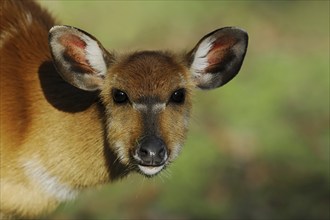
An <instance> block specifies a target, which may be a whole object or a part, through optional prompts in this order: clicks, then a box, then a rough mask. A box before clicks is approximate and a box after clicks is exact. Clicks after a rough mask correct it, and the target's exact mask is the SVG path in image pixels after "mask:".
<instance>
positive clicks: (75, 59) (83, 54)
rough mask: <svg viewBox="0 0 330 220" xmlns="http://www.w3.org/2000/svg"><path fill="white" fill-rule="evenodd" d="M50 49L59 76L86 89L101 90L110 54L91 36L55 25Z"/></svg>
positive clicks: (50, 34)
mask: <svg viewBox="0 0 330 220" xmlns="http://www.w3.org/2000/svg"><path fill="white" fill-rule="evenodd" d="M49 46H50V50H51V53H52V56H53V61H54V64H55V67H56V69H57V71H58V73H59V74H60V75H61V76H62V78H63V79H64V80H65V81H67V82H68V83H70V84H72V85H73V86H75V87H78V88H80V89H83V90H88V91H94V90H97V89H100V87H101V86H102V84H103V78H104V76H105V74H106V73H107V69H108V61H109V59H110V58H109V56H110V54H109V53H108V52H107V51H106V50H105V49H104V48H103V47H102V45H101V44H100V43H99V42H98V41H97V40H96V38H95V37H93V36H92V35H90V34H88V33H86V32H84V31H82V30H80V29H78V28H74V27H70V26H54V27H53V28H51V29H50V31H49Z"/></svg>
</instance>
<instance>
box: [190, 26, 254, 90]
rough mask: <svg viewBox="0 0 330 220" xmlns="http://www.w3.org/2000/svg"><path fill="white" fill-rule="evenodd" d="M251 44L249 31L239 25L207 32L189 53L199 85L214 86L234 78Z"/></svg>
mask: <svg viewBox="0 0 330 220" xmlns="http://www.w3.org/2000/svg"><path fill="white" fill-rule="evenodd" d="M247 45H248V35H247V33H246V32H245V31H243V30H241V29H238V28H233V27H226V28H221V29H218V30H215V31H213V32H211V33H209V34H207V35H206V36H204V37H203V38H202V39H201V40H200V41H199V42H198V44H197V45H196V47H195V48H194V49H193V50H192V51H191V52H190V53H188V55H187V59H188V63H189V65H190V71H191V74H192V77H193V79H194V80H195V83H196V86H197V87H199V88H201V89H213V88H216V87H219V86H222V85H224V84H226V83H227V82H229V81H230V80H231V79H232V78H234V77H235V76H236V75H237V73H238V72H239V70H240V68H241V65H242V63H243V60H244V57H245V53H246V49H247Z"/></svg>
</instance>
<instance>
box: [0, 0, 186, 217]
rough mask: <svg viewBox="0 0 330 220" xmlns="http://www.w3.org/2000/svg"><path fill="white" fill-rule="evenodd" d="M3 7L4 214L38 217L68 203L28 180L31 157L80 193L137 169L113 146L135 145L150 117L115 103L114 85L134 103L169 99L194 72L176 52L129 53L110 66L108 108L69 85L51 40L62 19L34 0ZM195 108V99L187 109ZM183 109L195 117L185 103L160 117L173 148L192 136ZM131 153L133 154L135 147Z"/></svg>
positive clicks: (105, 94)
mask: <svg viewBox="0 0 330 220" xmlns="http://www.w3.org/2000/svg"><path fill="white" fill-rule="evenodd" d="M1 4H2V5H1V7H2V14H1V36H2V39H1V194H0V195H1V212H2V215H5V216H7V217H8V216H9V215H11V214H14V215H17V216H25V217H32V216H36V215H38V214H40V213H41V212H44V211H47V210H50V209H53V208H54V207H56V205H57V204H58V203H59V202H60V201H58V200H57V199H56V198H54V197H52V196H49V195H46V194H45V192H44V191H42V190H41V187H40V186H39V185H38V184H36V183H33V182H31V181H30V180H29V179H28V177H27V174H26V171H25V170H24V169H23V168H22V166H23V165H22V164H24V163H25V162H26V161H29V160H30V159H36V160H38V161H39V162H40V163H41V164H42V166H43V167H44V168H45V169H46V170H47V171H48V172H49V174H51V175H52V176H54V177H57V178H58V180H59V181H60V182H61V183H63V184H66V185H68V186H70V187H72V188H74V189H77V190H79V189H82V188H85V187H90V186H93V185H97V184H100V183H105V182H108V181H111V180H112V179H115V178H117V177H118V176H123V175H125V173H127V172H128V171H129V168H127V167H125V166H123V165H120V164H119V165H116V164H115V165H112V164H113V163H114V161H116V157H115V156H114V155H113V152H112V151H111V147H110V146H111V144H113V143H114V142H115V141H117V140H121V141H122V142H123V143H124V144H125V146H131V147H133V146H134V144H135V143H136V141H137V140H138V139H139V137H140V136H141V135H142V133H141V131H142V128H141V120H142V119H141V116H140V114H139V113H138V112H137V111H135V110H133V109H132V108H129V107H125V108H120V107H117V106H115V105H114V104H113V102H112V100H111V88H112V87H116V88H120V89H123V90H125V91H127V93H128V94H129V95H130V98H131V99H132V101H135V100H138V99H139V98H141V97H142V96H145V95H146V94H147V95H150V96H155V97H159V99H160V100H161V101H164V102H166V101H167V99H168V97H169V96H170V94H171V92H173V91H174V90H175V89H177V88H178V86H179V84H178V82H181V81H182V83H181V84H182V85H181V86H183V85H187V86H188V87H187V89H188V91H189V94H188V95H189V96H190V90H191V88H190V87H189V86H192V85H188V84H187V82H189V76H188V73H187V69H186V68H184V65H182V64H180V63H179V62H177V61H176V57H174V56H173V55H169V54H166V53H164V54H163V53H153V52H150V53H149V52H145V53H136V54H133V55H123V56H120V57H118V62H117V63H116V65H113V67H112V68H111V69H110V71H109V72H111V74H109V75H108V78H107V79H106V82H107V83H105V88H104V89H103V90H102V93H101V99H102V102H103V103H104V105H101V104H99V102H98V101H97V100H98V98H97V97H96V95H95V94H91V93H88V92H84V91H81V90H78V89H75V88H74V87H72V86H69V85H68V84H66V83H65V82H64V81H63V80H61V78H60V77H59V76H58V74H57V73H56V71H55V69H54V67H53V65H52V63H51V62H50V61H51V56H50V52H49V48H48V42H47V38H48V30H49V29H50V28H51V27H52V26H53V25H54V20H53V19H52V18H51V17H50V16H49V15H48V14H47V13H46V12H45V11H43V10H42V9H41V8H39V6H38V5H36V4H35V3H34V2H30V1H15V2H14V1H2V2H1ZM13 4H19V6H17V5H15V6H14V5H13ZM27 13H30V15H31V16H32V17H31V18H28V17H27V16H25V15H26V14H27ZM30 15H29V16H30ZM31 21H32V23H30V22H31ZM141 70H142V72H141ZM143 71H149V72H148V73H146V72H143ZM160 72H161V74H159V73H160ZM150 74H151V75H150ZM180 76H182V78H180ZM137 85H139V86H138V87H137ZM61 94H63V95H61ZM189 96H188V98H187V99H188V100H189ZM86 97H87V98H86ZM74 102H76V103H74ZM190 105H191V103H190V102H189V101H188V102H187V106H186V107H190ZM104 106H105V107H104ZM104 108H105V109H104ZM110 109H111V111H110ZM183 112H185V114H186V115H187V116H188V115H189V111H187V110H184V109H183V107H172V110H170V111H166V112H164V113H162V115H161V116H160V124H161V129H160V130H161V133H162V135H163V137H164V138H165V141H166V142H167V144H168V146H169V149H170V148H171V145H172V142H173V141H174V142H176V143H180V144H182V142H183V138H184V136H178V135H177V134H180V133H182V131H183V130H186V128H184V127H183V126H177V124H178V122H181V121H182V122H183V120H184V119H183V118H184V117H185V116H184V114H182V113H183ZM168 118H171V120H167V119H168ZM103 122H104V124H106V125H107V126H106V127H107V132H106V134H104V133H103V132H104V127H105V126H104V124H103ZM176 129H178V130H176ZM105 139H107V140H109V143H107V141H106V140H105ZM104 142H106V143H104ZM126 150H127V151H126V153H127V155H128V154H129V151H130V150H132V149H126ZM117 161H118V160H117ZM124 162H125V161H124Z"/></svg>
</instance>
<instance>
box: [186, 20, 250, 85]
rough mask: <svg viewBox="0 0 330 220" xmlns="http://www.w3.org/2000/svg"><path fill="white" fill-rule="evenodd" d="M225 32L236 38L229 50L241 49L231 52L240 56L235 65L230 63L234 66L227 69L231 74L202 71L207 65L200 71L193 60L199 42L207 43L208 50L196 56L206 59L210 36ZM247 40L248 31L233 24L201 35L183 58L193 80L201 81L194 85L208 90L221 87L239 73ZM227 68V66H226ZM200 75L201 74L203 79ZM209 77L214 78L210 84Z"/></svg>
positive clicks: (210, 40)
mask: <svg viewBox="0 0 330 220" xmlns="http://www.w3.org/2000/svg"><path fill="white" fill-rule="evenodd" d="M226 32H231V34H233V36H234V35H235V36H236V39H237V40H238V41H237V42H236V43H235V44H234V46H233V48H232V49H231V50H234V52H235V50H242V52H241V53H236V54H235V53H232V55H233V56H234V55H235V56H236V57H237V54H239V55H240V57H239V58H238V59H237V61H238V62H236V65H234V66H233V65H232V63H231V65H232V67H234V68H232V69H231V70H229V71H230V72H232V73H231V74H221V73H214V72H203V71H205V70H206V69H207V68H206V67H207V66H205V67H204V70H203V71H201V70H200V69H198V68H195V66H194V62H195V59H196V54H197V52H198V49H199V48H200V46H201V44H203V42H204V43H208V45H206V46H207V47H208V51H207V53H206V54H204V55H203V56H201V57H198V58H201V59H205V60H207V58H206V55H207V54H208V53H209V52H210V47H211V46H212V40H214V39H212V36H213V38H215V35H217V34H218V35H223V34H225V33H226ZM207 39H209V40H208V41H209V42H206V40H207ZM215 39H216V38H215ZM214 41H215V40H214ZM214 41H213V42H214ZM248 41H249V36H248V33H247V32H246V31H245V30H244V29H242V28H238V27H234V26H229V27H223V28H219V29H216V30H214V31H212V32H210V33H208V34H207V35H205V36H204V37H202V38H201V39H200V40H199V41H198V43H197V44H196V46H195V47H194V48H193V49H192V50H191V51H190V52H188V53H187V54H186V57H185V59H186V61H187V65H188V68H189V70H190V73H191V75H192V77H193V79H194V81H198V80H201V82H202V83H201V84H200V83H196V87H197V88H200V89H203V90H210V89H215V88H218V87H221V86H223V85H225V84H227V83H228V82H229V81H231V80H232V79H233V78H234V77H235V76H236V75H237V74H238V73H239V71H240V69H241V67H242V64H243V61H244V58H245V55H246V53H247V48H248ZM210 42H211V43H210ZM239 44H241V46H243V47H240V45H239ZM203 46H205V45H203ZM204 49H206V48H204ZM236 52H237V51H236ZM204 65H205V64H204ZM227 69H228V67H227ZM201 76H203V78H204V79H203V78H202V77H201ZM211 78H215V80H214V83H212V84H208V83H206V82H207V81H209V80H210V79H211Z"/></svg>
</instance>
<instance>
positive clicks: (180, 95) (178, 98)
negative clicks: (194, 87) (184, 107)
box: [170, 89, 186, 104]
mask: <svg viewBox="0 0 330 220" xmlns="http://www.w3.org/2000/svg"><path fill="white" fill-rule="evenodd" d="M185 96H186V91H185V89H178V90H176V91H175V92H173V93H172V95H171V99H170V102H174V103H177V104H181V103H183V102H184V99H185Z"/></svg>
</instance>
